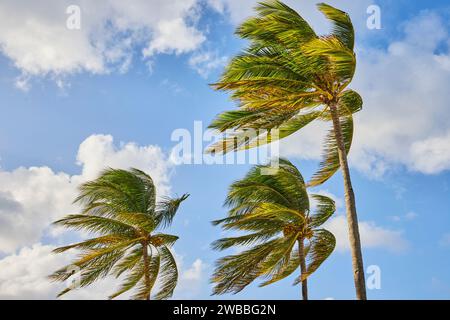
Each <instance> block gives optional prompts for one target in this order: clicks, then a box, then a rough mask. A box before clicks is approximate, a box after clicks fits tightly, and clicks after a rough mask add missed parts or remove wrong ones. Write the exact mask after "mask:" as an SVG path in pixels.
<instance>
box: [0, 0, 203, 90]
mask: <svg viewBox="0 0 450 320" xmlns="http://www.w3.org/2000/svg"><path fill="white" fill-rule="evenodd" d="M69 5H78V6H79V7H80V9H81V28H80V29H79V30H70V29H68V28H67V26H66V20H67V18H68V17H69V15H68V14H66V9H67V7H68V6H69ZM200 13H201V12H200V10H199V5H198V1H197V0H170V1H169V0H135V1H133V4H132V5H130V4H129V3H127V2H125V1H121V0H106V1H91V0H61V1H57V2H55V1H51V0H42V1H39V2H33V1H23V0H19V1H17V0H4V1H1V3H0V52H1V53H3V54H4V55H5V56H7V57H8V58H10V59H11V60H12V61H13V63H14V65H15V67H17V68H18V69H19V70H21V71H22V73H23V75H25V76H45V75H49V74H50V75H53V76H64V75H66V74H72V73H77V72H90V73H94V74H99V73H100V74H101V73H108V72H111V71H113V70H117V71H119V72H125V71H126V70H127V69H128V67H129V66H130V64H131V62H132V58H133V51H134V49H135V48H136V47H144V48H145V49H144V50H143V52H142V56H143V57H146V58H149V57H151V56H152V55H154V54H158V53H175V54H181V53H186V52H190V51H193V50H195V49H196V48H197V47H198V46H199V45H200V44H201V43H202V42H203V41H204V40H205V36H204V35H203V33H202V31H200V30H199V29H198V27H197V20H198V18H199V16H200ZM23 79H27V78H26V77H25V78H19V79H18V81H17V83H16V85H17V86H18V87H20V88H26V86H25V85H26V84H27V82H26V81H25V82H24V80H23Z"/></svg>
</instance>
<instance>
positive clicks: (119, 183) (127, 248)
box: [50, 169, 189, 300]
mask: <svg viewBox="0 0 450 320" xmlns="http://www.w3.org/2000/svg"><path fill="white" fill-rule="evenodd" d="M79 190H80V193H79V196H78V197H77V198H76V199H75V201H74V203H78V204H80V205H82V210H81V213H80V214H71V215H68V216H66V217H65V218H63V219H61V220H58V221H56V222H54V224H55V225H60V226H64V227H66V228H70V229H75V230H83V231H87V232H90V233H94V234H96V237H94V238H91V239H88V240H85V241H82V242H79V243H75V244H71V245H68V246H64V247H60V248H57V249H55V250H54V252H55V253H61V252H65V251H67V250H69V249H78V250H80V251H81V254H80V255H79V257H78V258H77V259H76V260H75V261H74V262H73V263H72V264H71V265H70V266H67V267H64V268H61V269H59V270H57V271H56V272H55V273H53V274H52V275H51V276H50V278H51V279H53V280H55V281H66V280H67V279H69V278H70V276H71V275H72V273H71V271H72V270H73V268H72V267H71V266H77V267H78V268H80V269H81V273H80V278H79V286H80V287H85V286H88V285H90V284H92V283H93V282H95V281H97V280H99V279H101V278H104V277H106V276H108V275H113V276H115V277H121V278H123V282H122V285H121V286H120V288H119V289H118V291H117V292H115V293H113V294H112V295H110V296H109V298H110V299H113V298H115V297H117V296H119V295H121V294H123V293H125V292H127V291H129V290H131V289H133V288H135V289H136V291H135V294H134V296H133V299H146V300H149V299H150V296H151V291H152V288H153V286H154V285H155V283H156V281H157V280H158V287H159V292H158V293H157V294H156V295H155V296H154V299H167V298H170V297H171V296H172V294H173V291H174V289H175V287H176V285H177V280H178V270H177V265H176V262H175V258H174V257H173V255H172V253H171V251H170V249H169V248H170V247H171V246H172V245H173V244H174V243H175V241H177V239H178V237H177V236H174V235H170V234H165V233H161V232H160V231H159V230H160V229H164V228H165V227H168V226H169V225H170V224H171V223H172V220H173V218H174V216H175V214H176V212H177V210H178V207H179V206H180V204H181V202H183V201H184V200H185V199H186V198H187V197H188V196H189V195H188V194H185V195H183V196H181V197H180V198H176V199H171V198H164V199H163V200H162V201H160V202H158V203H157V202H156V190H155V185H154V184H153V180H152V178H151V177H150V176H149V175H147V174H146V173H145V172H143V171H140V170H138V169H130V170H129V171H126V170H117V169H107V170H105V171H103V172H102V173H101V175H100V177H99V178H97V179H96V180H93V181H90V182H86V183H84V184H82V185H81V186H80V188H79ZM70 290H72V288H66V289H65V290H63V291H62V292H60V293H59V295H58V297H59V296H61V295H63V294H65V293H67V292H69V291H70Z"/></svg>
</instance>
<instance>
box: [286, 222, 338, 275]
mask: <svg viewBox="0 0 450 320" xmlns="http://www.w3.org/2000/svg"><path fill="white" fill-rule="evenodd" d="M335 246H336V238H335V237H334V235H333V234H332V233H331V232H329V231H328V230H325V229H318V230H315V231H314V236H313V238H312V239H311V240H310V245H309V250H308V253H307V255H306V260H307V264H306V272H305V273H303V274H302V276H300V277H299V278H297V280H296V281H295V283H294V284H297V283H299V282H301V281H303V280H305V279H307V278H308V277H309V276H310V275H311V274H312V273H314V271H316V270H317V268H319V267H320V265H321V264H322V263H323V262H324V261H325V260H326V259H327V258H328V257H329V256H330V255H331V253H332V252H333V250H334V248H335Z"/></svg>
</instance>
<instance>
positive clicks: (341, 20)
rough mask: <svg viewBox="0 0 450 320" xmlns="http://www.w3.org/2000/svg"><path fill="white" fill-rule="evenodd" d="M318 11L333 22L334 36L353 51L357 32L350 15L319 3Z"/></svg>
mask: <svg viewBox="0 0 450 320" xmlns="http://www.w3.org/2000/svg"><path fill="white" fill-rule="evenodd" d="M317 7H318V9H319V10H320V11H321V12H322V13H323V14H324V15H325V16H326V17H327V18H328V19H330V20H331V21H332V22H333V34H334V35H335V36H336V37H337V38H338V39H339V40H340V41H341V42H342V43H344V44H345V45H346V46H347V48H348V49H350V50H352V51H353V48H354V46H355V31H354V29H353V24H352V21H351V19H350V17H349V15H348V14H347V13H346V12H344V11H341V10H339V9H336V8H334V7H332V6H330V5H328V4H326V3H319V4H318V5H317Z"/></svg>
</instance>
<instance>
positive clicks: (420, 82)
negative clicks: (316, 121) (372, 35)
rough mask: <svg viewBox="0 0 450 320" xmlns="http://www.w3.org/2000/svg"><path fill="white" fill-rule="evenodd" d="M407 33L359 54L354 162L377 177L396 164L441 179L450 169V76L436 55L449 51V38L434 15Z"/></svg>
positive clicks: (417, 22) (429, 14) (423, 16)
mask: <svg viewBox="0 0 450 320" xmlns="http://www.w3.org/2000/svg"><path fill="white" fill-rule="evenodd" d="M403 31H404V36H403V38H402V39H400V40H398V41H395V42H393V43H391V44H390V45H389V47H388V48H387V50H374V49H370V50H369V49H362V50H361V51H360V52H359V55H358V56H359V65H358V71H357V75H356V78H355V80H354V84H353V86H354V87H355V88H356V89H357V90H358V91H359V92H360V93H361V94H362V95H363V97H364V101H365V104H364V109H363V111H362V112H361V113H359V114H358V115H357V117H356V134H355V143H354V147H353V150H352V154H351V160H352V163H353V165H354V166H356V167H358V168H359V169H361V170H363V171H366V172H369V171H372V170H375V171H378V174H379V175H381V174H383V173H384V172H385V171H386V170H389V168H391V167H392V165H396V164H397V165H399V164H400V165H405V166H406V167H407V168H409V169H410V170H414V171H419V172H422V173H439V172H441V171H443V170H447V169H449V168H450V154H449V153H448V148H447V146H448V144H449V142H450V135H449V132H450V126H449V123H450V113H449V112H448V110H449V109H448V100H449V98H450V92H449V91H448V90H447V83H448V82H449V81H450V72H449V70H448V69H446V67H445V65H443V64H442V63H441V62H440V61H439V59H436V58H437V57H438V56H437V54H436V53H435V51H436V50H437V49H438V48H440V47H441V46H444V47H445V49H446V50H448V47H447V41H448V40H449V35H448V33H447V31H446V27H445V24H444V21H443V18H442V17H441V16H439V15H437V14H436V13H432V12H426V13H422V14H420V15H419V16H417V17H415V18H414V19H412V20H411V21H409V22H407V23H406V24H405V25H404V28H403ZM442 56H443V54H440V55H439V57H442Z"/></svg>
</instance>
